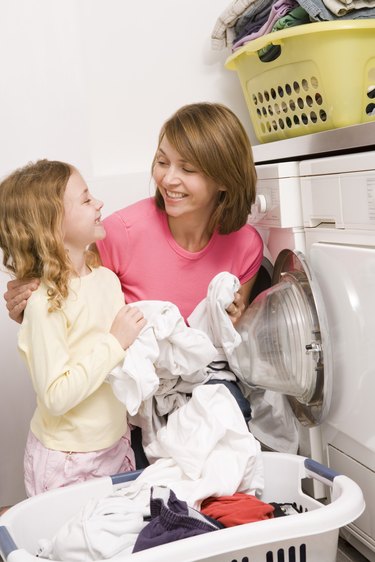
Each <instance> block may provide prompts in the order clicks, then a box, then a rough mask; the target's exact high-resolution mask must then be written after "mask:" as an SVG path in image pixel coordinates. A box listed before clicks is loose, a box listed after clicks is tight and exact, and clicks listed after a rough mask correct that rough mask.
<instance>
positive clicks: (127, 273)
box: [97, 198, 263, 319]
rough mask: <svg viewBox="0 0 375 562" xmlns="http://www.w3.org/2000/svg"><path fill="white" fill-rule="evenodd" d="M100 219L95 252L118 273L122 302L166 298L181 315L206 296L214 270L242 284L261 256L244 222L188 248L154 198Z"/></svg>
mask: <svg viewBox="0 0 375 562" xmlns="http://www.w3.org/2000/svg"><path fill="white" fill-rule="evenodd" d="M104 225H105V229H106V232H107V236H106V238H105V239H104V240H101V241H99V242H97V246H98V249H99V253H100V257H101V259H102V262H103V265H105V266H106V267H108V268H109V269H111V270H112V271H114V272H115V273H116V275H117V276H118V278H119V279H120V282H121V286H122V290H123V292H124V295H125V300H126V302H128V303H130V302H135V301H139V300H163V301H169V302H172V303H174V304H175V305H177V306H178V308H179V310H180V312H181V314H182V316H183V317H184V318H185V319H186V318H187V317H188V316H189V315H190V314H191V312H192V311H193V310H194V308H195V307H196V306H197V304H198V303H199V302H200V301H201V300H202V299H204V298H205V297H206V296H207V288H208V285H209V283H210V281H211V280H212V279H213V278H214V277H215V275H217V274H218V273H220V272H222V271H228V272H229V273H232V274H233V275H235V276H236V277H238V279H239V280H240V283H241V284H244V283H246V281H248V280H249V279H251V278H252V277H253V276H254V275H255V274H256V273H257V271H258V269H259V267H260V264H261V261H262V257H263V242H262V239H261V237H260V235H259V234H258V232H257V231H256V230H255V228H253V227H252V226H250V225H248V224H247V225H245V226H243V227H242V228H240V229H239V230H237V231H236V232H232V233H231V234H219V233H218V232H215V233H214V234H213V236H212V238H211V240H210V241H209V243H208V244H207V246H206V247H205V248H203V250H201V251H200V252H188V251H187V250H185V249H184V248H181V246H179V245H178V244H177V243H176V241H175V240H174V238H173V237H172V234H171V232H170V230H169V226H168V220H167V215H166V213H165V212H163V211H161V210H160V209H158V208H157V207H156V204H155V201H154V198H148V199H143V200H141V201H138V202H137V203H135V204H133V205H130V206H129V207H125V208H124V209H122V210H120V211H117V212H115V213H113V214H112V215H110V216H109V217H107V218H106V219H105V220H104Z"/></svg>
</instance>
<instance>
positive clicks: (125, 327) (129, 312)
mask: <svg viewBox="0 0 375 562" xmlns="http://www.w3.org/2000/svg"><path fill="white" fill-rule="evenodd" d="M145 325H146V319H145V318H144V316H143V314H142V312H141V311H140V310H139V309H138V308H137V307H136V306H129V305H125V306H123V307H122V308H121V309H120V310H119V312H118V313H117V315H116V317H115V319H114V321H113V323H112V327H111V330H110V333H111V334H112V335H113V336H114V337H115V338H116V339H117V340H118V341H119V343H120V345H121V347H122V348H123V349H127V348H128V347H129V346H130V345H131V344H132V343H133V341H134V340H135V339H136V337H137V336H138V334H139V332H140V331H141V330H142V328H143V327H144V326H145Z"/></svg>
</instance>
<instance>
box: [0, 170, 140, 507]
mask: <svg viewBox="0 0 375 562" xmlns="http://www.w3.org/2000/svg"><path fill="white" fill-rule="evenodd" d="M102 206H103V204H102V202H101V201H98V200H97V199H95V198H93V197H92V196H91V194H90V193H89V190H88V188H87V185H86V183H85V182H84V180H83V179H82V177H81V176H80V174H79V172H78V171H77V170H76V169H75V168H73V167H72V166H70V165H68V164H65V163H63V162H56V161H48V160H40V161H38V162H36V163H35V164H29V165H27V166H25V167H24V168H21V169H19V170H16V171H15V172H13V173H12V174H11V175H10V176H8V177H7V178H6V179H5V180H4V181H3V182H2V183H1V184H0V247H1V248H2V250H3V263H4V265H5V266H6V267H7V268H8V269H9V270H10V271H11V272H13V273H14V275H15V277H16V278H17V279H24V278H32V277H38V278H40V280H41V282H40V285H39V287H38V289H37V290H36V291H35V292H33V294H32V296H31V297H30V299H29V300H28V303H27V306H26V309H25V313H24V320H23V323H22V325H21V328H20V331H19V337H18V345H19V349H20V352H21V355H22V356H23V358H24V360H25V362H26V364H27V366H28V368H29V371H30V374H31V378H32V383H33V387H34V390H35V392H36V400H37V406H36V410H35V413H34V415H33V417H32V420H31V423H30V432H29V436H28V439H27V444H26V451H25V461H24V469H25V487H26V492H27V494H28V495H29V496H30V495H34V494H37V493H40V492H43V491H45V490H48V489H50V488H56V487H60V486H64V485H66V484H71V483H73V482H79V481H82V480H86V479H88V478H92V477H95V476H102V475H108V474H114V473H117V472H121V471H127V470H133V469H134V455H133V451H132V449H131V446H130V441H129V431H128V427H127V421H126V414H127V413H126V411H125V408H124V406H123V405H122V403H120V402H119V401H118V400H117V399H116V397H115V396H114V394H113V392H112V389H111V386H110V385H109V384H107V383H105V379H106V376H107V374H108V373H109V371H110V370H111V369H112V368H113V367H115V366H116V365H117V364H118V363H120V362H122V361H123V359H124V356H125V350H126V348H127V347H128V346H129V345H130V344H131V343H132V342H133V341H134V339H135V338H136V337H137V335H138V334H139V332H140V330H141V329H142V328H143V326H144V325H145V320H144V319H143V316H142V314H141V312H140V311H139V310H138V309H137V308H136V307H128V306H124V296H123V293H122V291H121V287H120V283H119V281H118V278H117V277H116V275H115V274H114V273H112V272H111V271H110V270H108V269H106V268H104V267H101V266H99V263H98V261H97V259H96V257H95V255H94V254H93V253H91V252H89V251H87V250H86V249H87V247H88V245H89V244H91V243H93V242H97V241H98V240H101V239H103V238H104V237H105V230H104V227H103V224H102V222H101V213H100V210H101V208H102Z"/></svg>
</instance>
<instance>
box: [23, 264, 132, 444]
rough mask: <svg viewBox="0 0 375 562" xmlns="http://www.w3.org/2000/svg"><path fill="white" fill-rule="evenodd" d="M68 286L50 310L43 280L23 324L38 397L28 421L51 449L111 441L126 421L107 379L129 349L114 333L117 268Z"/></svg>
mask: <svg viewBox="0 0 375 562" xmlns="http://www.w3.org/2000/svg"><path fill="white" fill-rule="evenodd" d="M69 287H70V290H69V296H68V298H67V300H66V301H65V302H64V305H63V308H62V310H58V311H55V312H48V307H49V303H48V299H47V287H46V285H45V284H44V283H41V285H40V287H39V288H38V289H37V290H36V291H35V292H34V293H33V294H32V296H31V297H30V299H29V301H28V303H27V306H26V310H25V315H24V320H23V322H22V325H21V328H20V331H19V335H18V346H19V349H20V352H21V355H22V356H23V358H24V360H25V361H26V364H27V366H28V368H29V371H30V374H31V379H32V383H33V387H34V390H35V392H36V397H37V407H36V410H35V412H34V415H33V417H32V420H31V423H30V428H31V431H32V432H33V433H34V435H35V436H36V437H37V438H38V439H39V440H40V441H41V442H42V443H43V445H44V446H45V447H47V448H49V449H56V450H59V451H81V452H87V451H96V450H99V449H104V448H106V447H109V446H111V445H112V444H114V443H115V442H116V441H117V440H118V439H120V438H121V436H122V435H123V434H124V433H125V431H126V428H127V422H126V409H125V406H124V405H123V404H122V403H121V402H120V401H119V400H117V398H116V397H115V395H114V394H113V392H112V389H111V386H110V385H109V384H108V383H106V382H104V380H105V378H106V376H107V374H108V373H109V372H110V370H111V369H112V368H113V367H115V366H116V365H117V364H118V363H120V362H122V361H123V360H124V357H125V351H124V350H123V349H122V347H121V345H120V343H119V342H118V340H117V339H116V338H115V337H114V336H112V334H110V333H109V330H110V328H111V325H112V322H113V320H114V318H115V316H116V314H117V312H118V311H119V309H120V308H121V307H122V306H123V305H124V296H123V293H122V291H121V286H120V282H119V280H118V278H117V277H116V275H115V274H114V273H113V272H112V271H110V270H109V269H106V268H104V267H99V268H96V269H93V270H92V271H91V273H89V274H88V275H86V276H84V277H79V278H74V279H72V280H71V282H70V285H69Z"/></svg>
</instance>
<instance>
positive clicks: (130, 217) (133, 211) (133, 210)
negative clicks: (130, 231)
mask: <svg viewBox="0 0 375 562" xmlns="http://www.w3.org/2000/svg"><path fill="white" fill-rule="evenodd" d="M159 213H160V211H159V210H158V208H157V206H156V203H155V198H154V197H148V198H147V199H141V200H140V201H137V202H136V203H133V204H132V205H128V206H127V207H124V208H123V209H120V210H118V211H115V212H114V213H112V215H110V216H109V217H107V218H106V219H105V221H104V222H110V221H119V220H120V221H122V222H124V223H126V224H130V225H131V224H134V223H137V222H138V221H139V220H145V219H147V218H150V217H151V216H153V215H154V216H156V215H158V214H159Z"/></svg>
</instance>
